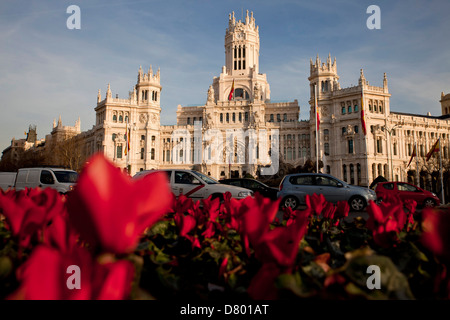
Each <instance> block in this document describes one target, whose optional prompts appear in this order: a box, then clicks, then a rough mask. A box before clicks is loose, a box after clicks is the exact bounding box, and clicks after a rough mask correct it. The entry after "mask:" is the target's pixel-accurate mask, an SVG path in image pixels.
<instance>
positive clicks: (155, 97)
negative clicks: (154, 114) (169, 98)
mask: <svg viewBox="0 0 450 320" xmlns="http://www.w3.org/2000/svg"><path fill="white" fill-rule="evenodd" d="M160 82H161V72H160V69H159V68H158V71H157V72H156V74H153V68H152V66H150V67H149V69H148V72H147V73H143V71H142V67H139V72H138V81H137V84H136V86H135V88H134V89H133V99H134V97H136V100H137V101H138V103H144V104H150V103H152V104H153V103H155V104H156V105H157V106H159V101H160V97H159V96H160V93H161V89H162V87H161V84H160Z"/></svg>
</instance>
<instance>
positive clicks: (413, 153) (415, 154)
mask: <svg viewBox="0 0 450 320" xmlns="http://www.w3.org/2000/svg"><path fill="white" fill-rule="evenodd" d="M416 156H417V152H416V146H415V145H414V149H413V152H412V155H411V159H409V162H408V165H407V166H406V167H407V168H408V167H409V165H410V164H411V161H412V160H413V159H414V157H416Z"/></svg>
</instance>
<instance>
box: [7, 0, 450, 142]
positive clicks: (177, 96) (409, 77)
mask: <svg viewBox="0 0 450 320" xmlns="http://www.w3.org/2000/svg"><path fill="white" fill-rule="evenodd" d="M73 4H74V5H78V6H79V7H80V9H81V29H80V30H69V29H67V27H66V20H67V18H68V17H69V16H70V15H69V14H67V13H66V9H67V7H68V6H69V5H73ZM372 4H375V5H378V6H379V7H380V9H381V29H380V30H369V29H368V28H367V27H366V20H367V19H368V17H369V16H370V15H369V14H367V13H366V9H367V7H368V6H369V5H372ZM246 10H249V11H253V13H254V17H255V19H256V24H257V25H258V26H259V32H260V39H261V48H260V72H262V73H266V74H267V78H268V81H269V83H270V86H271V98H272V100H276V101H279V100H289V101H293V100H294V99H297V100H298V101H299V104H300V118H301V119H307V118H308V115H309V111H308V110H309V107H308V100H309V84H308V80H307V78H308V76H309V60H310V58H313V59H315V57H316V55H317V54H319V56H320V57H321V59H322V60H325V59H326V57H327V56H328V54H329V53H330V54H331V56H332V58H334V57H336V59H337V67H338V74H339V76H340V83H341V87H347V86H351V85H356V84H357V83H358V78H359V73H360V69H361V68H363V69H364V74H365V76H366V78H367V80H368V81H369V82H370V84H371V85H376V86H381V85H382V80H383V73H384V72H386V73H387V77H388V82H389V90H390V93H391V94H392V97H391V110H393V111H399V112H409V113H418V114H426V113H427V112H431V114H432V115H440V112H441V110H440V103H439V100H440V94H441V92H442V91H444V92H445V93H449V92H450V81H449V79H450V59H449V57H450V41H448V39H449V38H450V19H448V14H449V12H450V1H448V0H439V1H437V0H435V1H433V0H431V1H430V0H428V1H426V0H420V1H406V0H403V1H381V0H380V1H377V0H375V1H373V0H371V1H364V0H359V1H358V0H351V1H350V0H341V1H338V0H335V1H331V0H321V1H314V2H313V1H300V0H290V1H289V0H286V1H284V0H281V1H278V0H277V1H273V0H271V1H267V0H252V1H250V0H249V1H234V0H222V1H218V0H214V1H213V0H182V1H179V0H147V1H145V0H141V1H140V0H129V1H125V0H111V1H96V0H89V1H86V0H85V1H76V0H71V1H64V0H58V1H20V0H14V1H13V0H6V1H5V0H2V1H1V3H0V108H1V109H0V110H1V117H0V150H3V149H4V148H6V147H7V146H8V145H9V144H10V142H11V138H12V137H15V138H17V139H19V138H24V137H25V135H24V131H26V130H27V129H28V126H29V125H30V124H33V125H36V126H37V132H38V138H43V137H44V136H45V135H46V134H48V133H50V131H51V129H52V124H53V119H55V118H56V119H57V118H58V117H59V115H61V117H62V121H63V125H74V124H75V121H76V120H77V119H78V117H80V119H81V129H82V130H83V131H84V130H89V129H91V128H92V126H93V124H94V123H95V112H94V108H95V106H96V99H97V91H98V89H101V91H102V96H103V97H104V95H105V92H106V88H107V85H108V83H110V84H111V90H112V93H113V96H115V95H116V94H118V95H119V97H121V98H127V97H128V91H130V90H132V87H133V85H134V84H135V82H136V77H137V71H138V69H139V66H142V67H143V69H144V70H148V68H149V66H150V65H152V67H153V70H154V71H156V70H157V69H158V68H160V69H161V85H162V87H163V89H162V93H161V107H162V112H161V123H162V124H175V123H176V112H175V111H176V108H177V105H179V104H181V105H183V106H185V105H195V104H197V105H201V104H204V103H205V101H206V94H207V89H208V87H209V85H210V84H211V83H212V79H213V77H214V76H218V75H219V74H220V72H221V68H222V66H223V65H224V64H225V53H224V36H225V29H226V28H227V26H228V14H229V13H231V12H232V11H234V12H235V16H236V18H237V19H240V18H241V17H242V12H243V13H244V15H245V11H246Z"/></svg>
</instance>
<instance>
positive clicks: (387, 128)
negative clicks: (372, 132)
mask: <svg viewBox="0 0 450 320" xmlns="http://www.w3.org/2000/svg"><path fill="white" fill-rule="evenodd" d="M401 127H402V126H401V125H399V124H396V125H394V126H393V127H389V126H387V125H384V126H383V127H382V128H383V130H384V131H385V132H387V133H388V134H389V162H390V167H391V169H390V172H391V179H390V180H391V181H394V166H393V164H392V143H391V135H392V132H393V131H394V129H395V128H401Z"/></svg>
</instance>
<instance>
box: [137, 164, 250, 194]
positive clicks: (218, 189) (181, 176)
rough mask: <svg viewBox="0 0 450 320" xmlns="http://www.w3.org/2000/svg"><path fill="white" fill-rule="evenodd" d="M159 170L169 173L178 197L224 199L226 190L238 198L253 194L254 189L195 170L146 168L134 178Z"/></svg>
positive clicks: (172, 186)
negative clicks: (234, 184)
mask: <svg viewBox="0 0 450 320" xmlns="http://www.w3.org/2000/svg"><path fill="white" fill-rule="evenodd" d="M158 171H160V172H165V173H166V174H167V178H168V182H169V183H170V187H171V189H172V192H173V193H174V194H175V196H176V197H178V196H180V195H181V194H183V195H185V196H187V197H189V198H192V199H193V200H200V199H206V198H208V197H209V196H212V198H216V197H217V198H220V199H223V194H224V193H225V192H230V193H231V196H232V197H233V198H236V199H243V198H245V197H248V196H253V191H251V190H248V189H244V188H240V187H236V186H230V185H227V184H222V183H219V181H217V180H215V179H213V178H211V177H208V176H207V175H205V174H203V173H201V172H198V171H195V170H185V169H161V170H145V171H140V172H138V173H136V175H135V176H134V177H133V179H139V178H142V177H143V176H145V175H147V174H151V173H153V172H158Z"/></svg>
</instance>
